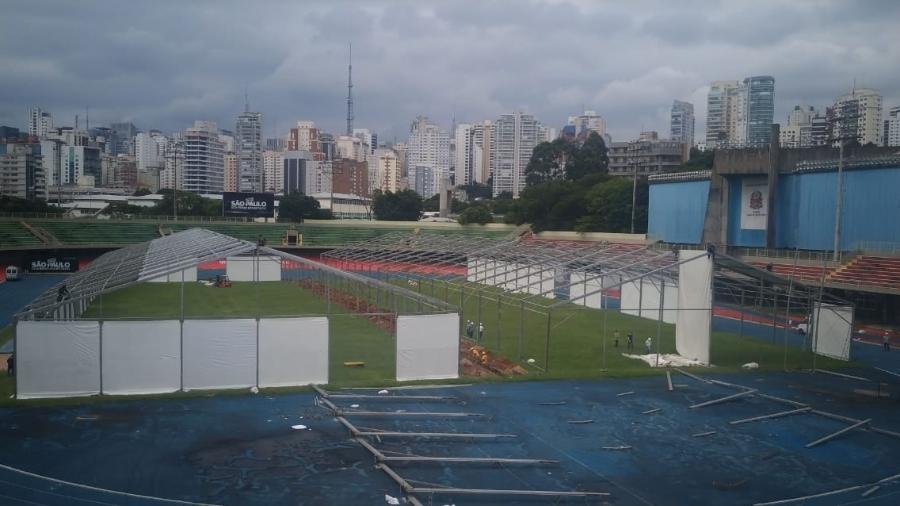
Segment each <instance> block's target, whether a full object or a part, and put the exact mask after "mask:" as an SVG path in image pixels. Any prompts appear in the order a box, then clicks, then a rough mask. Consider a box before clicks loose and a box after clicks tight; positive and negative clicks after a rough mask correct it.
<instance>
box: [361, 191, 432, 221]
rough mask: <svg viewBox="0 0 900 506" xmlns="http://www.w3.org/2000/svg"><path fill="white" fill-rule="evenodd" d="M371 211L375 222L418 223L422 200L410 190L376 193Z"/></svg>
mask: <svg viewBox="0 0 900 506" xmlns="http://www.w3.org/2000/svg"><path fill="white" fill-rule="evenodd" d="M372 211H373V213H374V214H375V219H376V220H390V221H418V219H419V217H420V216H421V215H422V198H421V197H419V194H418V193H416V192H414V191H412V190H400V191H398V192H396V193H392V192H385V193H382V192H381V191H376V192H375V196H374V198H373V199H372Z"/></svg>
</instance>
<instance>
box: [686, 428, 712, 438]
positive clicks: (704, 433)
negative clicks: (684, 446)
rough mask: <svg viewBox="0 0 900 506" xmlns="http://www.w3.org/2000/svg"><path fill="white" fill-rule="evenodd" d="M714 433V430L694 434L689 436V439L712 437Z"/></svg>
mask: <svg viewBox="0 0 900 506" xmlns="http://www.w3.org/2000/svg"><path fill="white" fill-rule="evenodd" d="M715 433H716V431H714V430H711V431H709V432H698V433H696V434H691V437H706V436H712V435H713V434H715Z"/></svg>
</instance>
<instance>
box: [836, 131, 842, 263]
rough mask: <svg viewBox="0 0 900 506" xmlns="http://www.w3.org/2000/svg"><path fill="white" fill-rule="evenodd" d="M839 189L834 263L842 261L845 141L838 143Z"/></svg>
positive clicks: (837, 192) (837, 190)
mask: <svg viewBox="0 0 900 506" xmlns="http://www.w3.org/2000/svg"><path fill="white" fill-rule="evenodd" d="M838 143H839V144H838V171H837V189H836V190H835V191H836V195H835V198H834V200H835V205H834V261H835V262H839V261H840V260H841V211H842V208H843V207H844V188H843V185H844V140H843V139H840V140H839V141H838Z"/></svg>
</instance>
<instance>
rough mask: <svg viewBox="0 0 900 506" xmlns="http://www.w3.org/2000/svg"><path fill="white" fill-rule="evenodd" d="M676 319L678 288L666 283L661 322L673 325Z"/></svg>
mask: <svg viewBox="0 0 900 506" xmlns="http://www.w3.org/2000/svg"><path fill="white" fill-rule="evenodd" d="M677 318H678V287H677V286H676V285H675V284H674V283H666V287H665V299H664V300H663V321H664V322H666V323H671V324H673V325H674V324H675V322H676V320H677Z"/></svg>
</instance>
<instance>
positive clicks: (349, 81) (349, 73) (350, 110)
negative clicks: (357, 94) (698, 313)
mask: <svg viewBox="0 0 900 506" xmlns="http://www.w3.org/2000/svg"><path fill="white" fill-rule="evenodd" d="M347 62H348V64H347V135H353V44H352V43H351V44H350V57H349V59H348V60H347Z"/></svg>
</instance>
